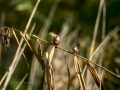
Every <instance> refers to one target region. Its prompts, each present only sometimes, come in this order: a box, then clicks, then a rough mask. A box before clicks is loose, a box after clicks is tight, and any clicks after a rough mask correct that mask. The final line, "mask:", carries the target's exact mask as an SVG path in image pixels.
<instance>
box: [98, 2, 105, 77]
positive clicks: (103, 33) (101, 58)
mask: <svg viewBox="0 0 120 90" xmlns="http://www.w3.org/2000/svg"><path fill="white" fill-rule="evenodd" d="M105 27H106V0H104V3H103V25H102V41H103V40H104V38H105ZM103 55H104V45H103V46H102V48H101V57H100V60H99V65H102V61H103ZM98 73H99V75H100V73H101V68H99V69H98Z"/></svg>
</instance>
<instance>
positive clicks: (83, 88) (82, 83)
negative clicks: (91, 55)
mask: <svg viewBox="0 0 120 90" xmlns="http://www.w3.org/2000/svg"><path fill="white" fill-rule="evenodd" d="M74 65H75V71H76V73H77V76H78V80H79V83H80V87H81V89H82V90H86V86H85V82H84V79H83V76H82V71H81V68H80V65H79V62H78V60H77V57H76V56H74Z"/></svg>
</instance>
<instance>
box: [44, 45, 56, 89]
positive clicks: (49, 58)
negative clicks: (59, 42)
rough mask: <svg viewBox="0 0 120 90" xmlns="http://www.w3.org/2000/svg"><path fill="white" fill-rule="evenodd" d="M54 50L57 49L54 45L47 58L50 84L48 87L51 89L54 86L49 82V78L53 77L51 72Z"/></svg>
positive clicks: (47, 72)
mask: <svg viewBox="0 0 120 90" xmlns="http://www.w3.org/2000/svg"><path fill="white" fill-rule="evenodd" d="M54 50H55V46H53V48H52V49H51V52H50V55H49V56H48V59H47V65H46V66H47V68H46V76H47V84H48V87H49V89H50V90H51V89H52V88H53V87H52V86H51V85H50V83H49V79H50V77H51V73H50V70H51V61H52V58H53V54H54Z"/></svg>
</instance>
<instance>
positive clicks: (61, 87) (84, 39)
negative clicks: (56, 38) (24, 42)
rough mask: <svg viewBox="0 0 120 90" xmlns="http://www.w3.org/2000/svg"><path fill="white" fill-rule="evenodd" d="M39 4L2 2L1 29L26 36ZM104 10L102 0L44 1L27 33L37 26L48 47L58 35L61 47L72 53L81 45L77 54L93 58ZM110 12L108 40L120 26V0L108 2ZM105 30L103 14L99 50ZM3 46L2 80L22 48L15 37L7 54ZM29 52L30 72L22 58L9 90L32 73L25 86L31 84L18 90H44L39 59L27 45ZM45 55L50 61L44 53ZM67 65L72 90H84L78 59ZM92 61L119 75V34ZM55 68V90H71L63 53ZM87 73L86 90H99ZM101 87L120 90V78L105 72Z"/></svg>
mask: <svg viewBox="0 0 120 90" xmlns="http://www.w3.org/2000/svg"><path fill="white" fill-rule="evenodd" d="M36 2H37V0H0V26H1V27H2V26H7V27H11V28H12V27H13V28H14V29H17V30H21V31H24V30H25V27H26V25H27V22H28V20H29V17H30V15H31V13H32V11H33V8H34V6H35V4H36ZM99 5H100V0H41V1H40V3H39V6H38V8H37V10H36V12H35V15H34V17H33V19H32V22H31V24H30V27H29V29H28V33H29V32H30V30H31V28H32V27H33V25H35V28H34V31H33V34H35V35H37V36H39V37H41V38H42V39H45V40H47V41H49V42H52V39H51V36H50V35H49V32H54V33H55V34H59V35H60V39H61V42H60V44H59V46H60V47H62V48H65V49H67V50H69V51H72V47H73V46H77V47H78V49H79V52H78V54H79V55H80V56H83V57H85V58H89V57H90V56H89V55H90V48H91V43H92V39H93V33H94V28H95V22H96V18H97V13H98V9H99ZM105 13H106V20H105V21H106V24H105V36H107V35H108V34H109V33H110V32H111V31H112V30H113V29H114V28H115V27H116V26H119V25H120V0H106V12H105ZM102 27H103V10H102V12H101V16H100V22H99V26H98V32H97V37H96V41H95V48H94V50H95V49H96V48H97V47H98V46H99V45H100V43H101V42H102V40H103V38H102ZM38 33H39V34H38ZM16 34H17V37H18V39H19V40H20V38H21V36H20V34H19V33H18V32H16ZM105 36H104V37H105ZM31 39H32V41H33V43H34V45H35V47H36V39H35V38H33V37H31ZM0 45H1V46H0V47H1V48H0V80H1V79H2V77H3V76H4V74H5V72H6V71H7V70H8V69H9V67H10V65H11V64H12V61H13V59H14V56H15V54H16V50H17V47H18V45H17V42H16V40H15V38H14V36H13V37H12V38H11V42H10V47H9V48H7V49H6V51H5V48H4V44H2V40H1V41H0ZM41 45H42V44H41ZM42 48H43V45H42ZM47 48H48V53H49V52H50V50H51V48H52V46H49V45H47ZM24 53H25V55H26V57H27V60H28V63H29V65H30V69H28V67H27V64H26V61H25V59H24V58H23V56H21V58H20V61H19V63H18V65H17V67H16V69H15V71H14V73H13V75H12V77H11V79H10V82H9V84H8V86H7V88H6V90H14V89H15V88H16V87H17V86H18V84H19V82H20V81H21V80H22V78H23V77H24V75H25V74H26V73H28V74H29V75H28V77H27V78H26V79H25V81H24V82H26V83H23V84H22V85H21V86H20V88H19V90H27V89H28V90H45V84H44V82H45V81H44V77H45V76H44V75H45V73H44V71H42V69H41V66H40V65H39V63H38V61H37V60H35V59H36V58H35V57H34V55H33V54H32V52H31V51H30V49H29V47H28V46H27V47H26V48H25V51H24ZM43 56H44V61H45V62H46V58H45V51H44V48H43ZM101 57H102V59H101ZM67 60H68V66H69V69H70V74H71V83H70V90H79V88H80V87H79V82H78V79H77V76H76V72H75V70H74V64H73V63H74V61H73V55H71V54H67ZM78 60H79V63H80V66H81V69H82V71H83V69H84V67H85V63H84V61H83V60H82V59H80V58H78ZM92 61H93V62H96V63H98V64H100V65H102V66H103V67H105V68H107V69H109V70H111V71H112V72H114V73H116V74H118V75H120V31H118V32H117V33H116V34H115V35H114V36H113V37H112V38H111V39H110V40H109V41H108V42H107V44H106V46H105V47H104V49H103V52H102V53H101V52H100V51H99V52H98V53H96V54H95V56H94V57H93V59H92ZM52 65H53V71H54V76H55V83H56V89H57V90H66V89H67V80H68V75H67V66H66V61H65V55H64V52H63V51H61V50H60V49H56V50H55V54H54V56H53V61H52ZM91 65H92V64H91ZM92 66H93V67H94V68H96V70H97V71H98V70H99V68H98V67H97V66H94V65H92ZM87 72H89V71H87ZM101 73H102V70H100V72H99V75H100V77H101ZM88 74H89V75H87V73H86V72H85V75H84V79H85V83H86V85H87V87H89V89H88V88H87V90H98V88H97V86H96V84H95V82H94V80H93V78H92V77H91V74H90V73H88ZM87 78H89V79H90V80H88V79H87ZM14 82H16V83H14ZM30 82H31V83H30ZM89 82H91V84H89ZM102 82H103V85H104V87H105V89H106V90H120V79H119V78H117V77H115V76H113V75H112V74H110V73H108V72H106V71H103V75H102ZM2 85H4V83H3V84H2Z"/></svg>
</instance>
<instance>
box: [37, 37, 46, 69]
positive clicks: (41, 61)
mask: <svg viewBox="0 0 120 90" xmlns="http://www.w3.org/2000/svg"><path fill="white" fill-rule="evenodd" d="M37 49H38V57H39V60H40V61H39V62H40V63H41V65H42V67H43V68H44V69H45V63H44V60H43V56H42V50H41V45H40V42H39V39H37Z"/></svg>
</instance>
